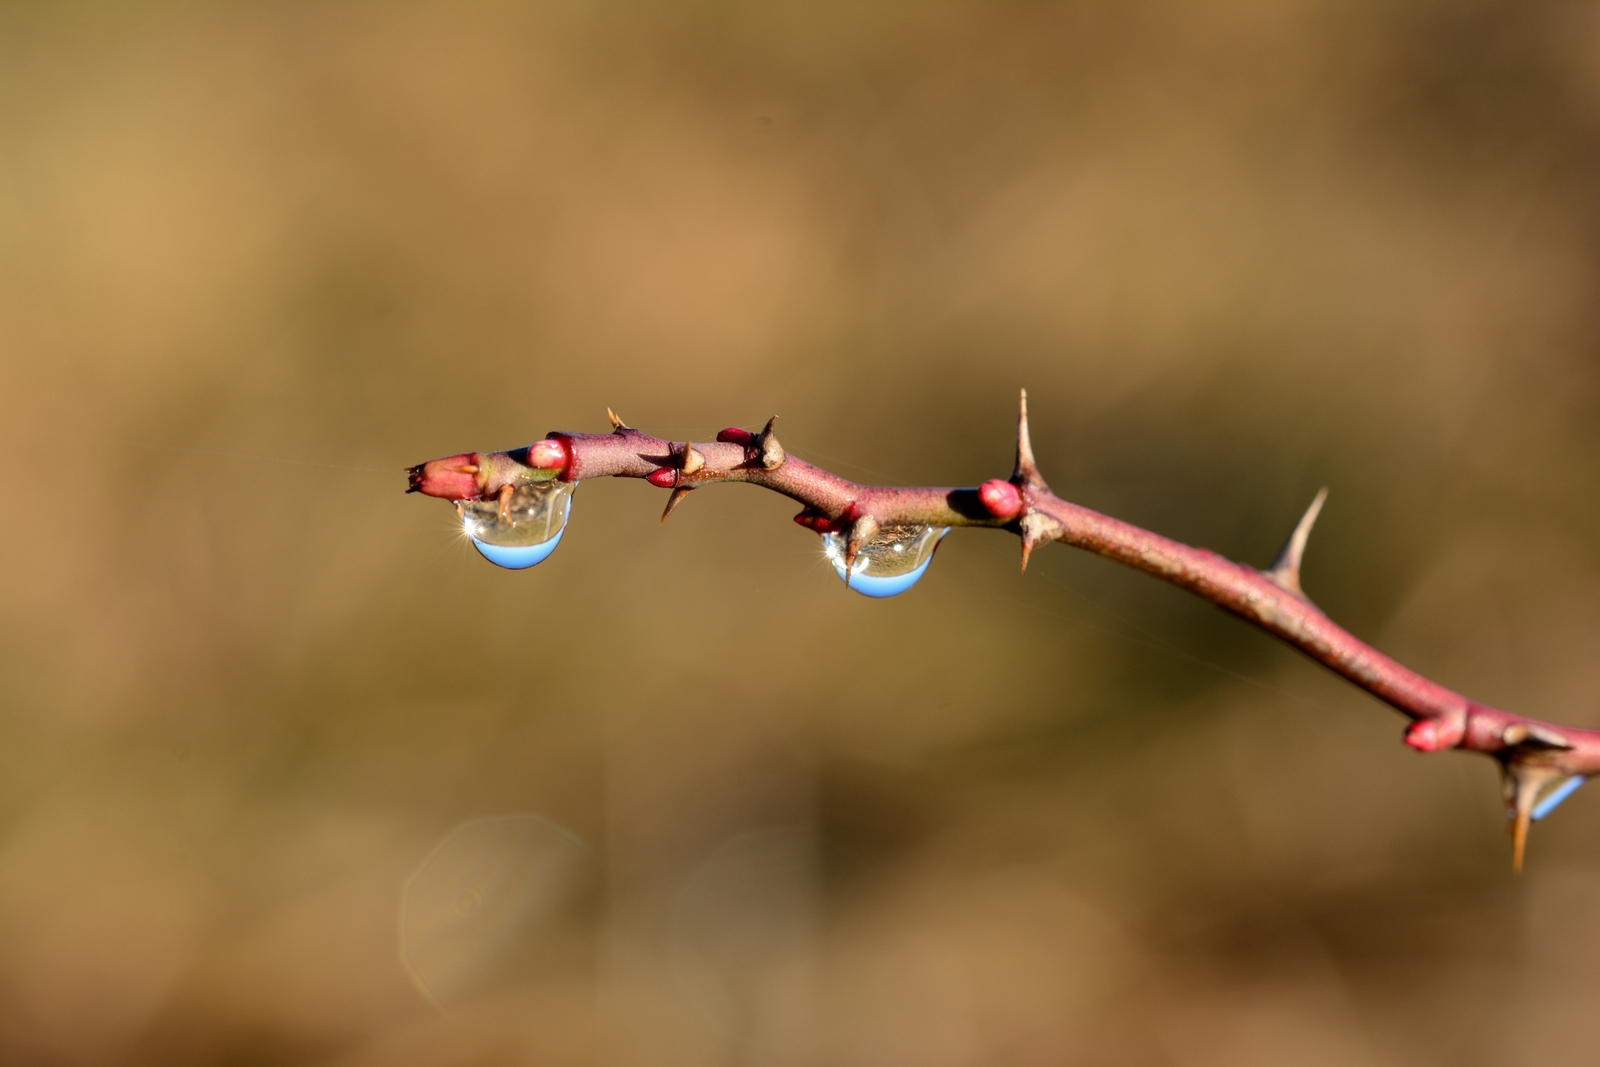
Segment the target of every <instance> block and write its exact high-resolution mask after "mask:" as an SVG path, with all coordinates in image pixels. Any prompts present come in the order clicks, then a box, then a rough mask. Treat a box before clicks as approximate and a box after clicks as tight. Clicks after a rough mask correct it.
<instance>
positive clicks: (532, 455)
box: [528, 437, 569, 471]
mask: <svg viewBox="0 0 1600 1067" xmlns="http://www.w3.org/2000/svg"><path fill="white" fill-rule="evenodd" d="M568 458H569V457H568V455H567V445H566V442H564V441H558V440H556V439H555V438H553V437H547V438H545V439H544V440H543V441H535V442H534V443H533V444H531V445H529V446H528V466H530V467H537V468H538V469H540V470H546V471H559V470H565V469H566V467H567V461H568Z"/></svg>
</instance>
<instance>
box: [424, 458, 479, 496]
mask: <svg viewBox="0 0 1600 1067" xmlns="http://www.w3.org/2000/svg"><path fill="white" fill-rule="evenodd" d="M482 464H483V457H482V456H480V455H479V454H478V453H476V452H463V453H462V454H461V455H459V456H446V457H445V458H444V459H431V460H429V461H428V462H426V463H419V464H417V465H416V466H415V467H412V468H411V469H410V471H409V472H408V473H409V474H410V475H411V487H410V488H409V489H407V490H406V492H408V493H422V494H424V495H425V496H436V497H441V498H443V499H445V500H473V499H476V497H477V496H478V493H479V490H480V486H479V484H478V470H479V468H480V467H481V466H482Z"/></svg>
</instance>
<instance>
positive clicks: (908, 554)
mask: <svg viewBox="0 0 1600 1067" xmlns="http://www.w3.org/2000/svg"><path fill="white" fill-rule="evenodd" d="M949 532H950V528H949V527H948V526H885V527H883V528H882V529H880V530H879V531H878V533H877V534H876V535H875V536H873V537H872V538H871V539H870V540H869V541H868V542H867V543H866V544H864V545H862V546H861V551H860V552H859V553H858V554H857V555H856V559H855V564H854V565H853V566H852V567H851V568H850V574H849V575H848V576H846V575H845V572H844V550H845V544H846V538H845V535H844V534H842V533H831V534H824V535H823V537H822V550H823V552H825V553H826V554H827V556H828V562H830V563H832V564H833V571H834V573H835V574H837V575H838V576H839V577H840V578H841V579H843V580H844V582H845V585H846V586H847V587H848V588H849V589H851V590H853V591H854V592H857V593H860V594H861V595H862V596H870V597H874V598H882V597H891V596H899V595H900V594H901V593H904V592H905V591H906V590H907V589H910V588H911V587H912V586H914V585H916V584H917V582H918V581H919V580H920V579H921V578H922V576H923V575H924V574H926V573H927V571H928V564H929V563H931V562H933V551H934V549H935V548H937V547H938V545H939V540H940V538H942V537H944V535H945V534H947V533H949Z"/></svg>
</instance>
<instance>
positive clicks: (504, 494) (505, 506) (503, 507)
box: [500, 484, 513, 522]
mask: <svg viewBox="0 0 1600 1067" xmlns="http://www.w3.org/2000/svg"><path fill="white" fill-rule="evenodd" d="M512 492H513V487H512V486H511V485H510V484H506V485H502V486H501V487H500V521H501V522H510V521H511V494H512Z"/></svg>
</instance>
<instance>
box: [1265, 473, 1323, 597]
mask: <svg viewBox="0 0 1600 1067" xmlns="http://www.w3.org/2000/svg"><path fill="white" fill-rule="evenodd" d="M1327 499H1328V487H1327V486H1323V487H1322V488H1321V489H1319V490H1317V495H1316V497H1315V499H1313V500H1312V501H1311V506H1310V507H1308V508H1306V512H1305V514H1304V515H1301V516H1300V521H1299V522H1297V523H1295V527H1294V531H1293V532H1292V533H1290V534H1289V539H1288V540H1287V541H1285V542H1284V543H1283V547H1282V548H1281V549H1279V550H1278V558H1277V559H1275V560H1273V561H1272V566H1270V567H1268V568H1267V569H1266V570H1265V571H1262V573H1263V574H1265V575H1266V576H1267V578H1268V579H1270V580H1271V582H1272V584H1274V585H1276V586H1278V587H1279V588H1280V589H1283V590H1285V591H1286V592H1290V593H1293V594H1294V595H1295V596H1297V597H1300V598H1302V599H1304V598H1305V595H1306V594H1305V590H1303V589H1301V588H1300V560H1301V559H1302V558H1303V557H1304V556H1305V552H1306V540H1307V539H1308V538H1309V537H1310V536H1311V527H1312V526H1314V525H1316V522H1317V516H1318V515H1320V514H1322V505H1323V503H1324V502H1325V501H1326V500H1327Z"/></svg>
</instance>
